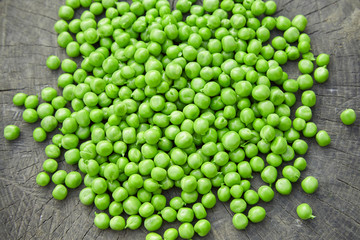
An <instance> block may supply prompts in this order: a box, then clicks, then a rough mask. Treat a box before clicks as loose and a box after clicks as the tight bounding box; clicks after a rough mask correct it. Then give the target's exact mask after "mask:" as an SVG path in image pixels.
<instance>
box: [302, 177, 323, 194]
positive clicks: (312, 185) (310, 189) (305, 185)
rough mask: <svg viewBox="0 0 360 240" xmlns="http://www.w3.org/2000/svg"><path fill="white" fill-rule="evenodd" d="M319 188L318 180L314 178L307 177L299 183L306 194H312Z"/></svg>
mask: <svg viewBox="0 0 360 240" xmlns="http://www.w3.org/2000/svg"><path fill="white" fill-rule="evenodd" d="M318 186H319V183H318V180H317V179H316V178H315V177H312V176H308V177H306V178H305V179H304V180H303V181H302V182H301V187H302V189H303V190H304V192H306V193H308V194H312V193H314V192H315V191H316V190H317V188H318Z"/></svg>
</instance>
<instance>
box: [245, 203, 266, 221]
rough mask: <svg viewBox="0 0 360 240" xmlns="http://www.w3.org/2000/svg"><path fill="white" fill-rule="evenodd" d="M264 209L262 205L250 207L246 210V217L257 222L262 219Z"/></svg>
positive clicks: (264, 213)
mask: <svg viewBox="0 0 360 240" xmlns="http://www.w3.org/2000/svg"><path fill="white" fill-rule="evenodd" d="M265 216H266V211H265V209H264V208H263V207H260V206H255V207H252V208H250V210H249V212H248V218H249V220H250V221H251V222H253V223H258V222H261V221H263V220H264V218H265Z"/></svg>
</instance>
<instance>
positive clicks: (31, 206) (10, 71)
mask: <svg viewBox="0 0 360 240" xmlns="http://www.w3.org/2000/svg"><path fill="white" fill-rule="evenodd" d="M63 2H64V1H55V0H51V1H50V0H49V1H43V0H31V1H28V0H0V104H1V108H0V110H1V121H0V129H1V131H2V129H3V128H4V127H5V126H6V125H7V124H16V125H18V126H19V127H20V128H21V136H20V138H19V139H18V140H16V141H13V142H8V141H6V140H5V139H4V138H3V136H2V134H1V136H0V143H1V144H0V145H1V146H0V226H1V227H0V239H95V238H98V239H144V237H145V236H146V230H145V229H144V228H143V227H142V228H141V229H140V230H137V231H131V230H126V231H122V232H114V231H111V230H106V231H101V230H98V229H97V228H96V227H95V226H94V225H93V223H92V221H93V217H94V211H95V207H85V206H83V205H82V204H81V203H80V202H79V200H78V193H79V191H80V189H81V188H79V189H76V190H70V191H69V195H68V197H67V199H66V200H65V201H61V202H59V201H56V200H54V199H52V197H51V191H52V188H53V187H54V185H52V184H50V185H49V186H47V187H45V188H40V187H38V186H37V185H36V183H35V177H36V174H37V173H38V172H39V171H41V169H42V162H43V161H44V160H45V159H46V156H45V154H44V148H45V146H46V145H47V144H48V143H49V142H50V140H51V138H50V137H51V136H52V135H53V134H52V135H50V137H48V140H47V141H46V142H44V143H36V142H34V140H33V139H32V130H33V129H34V128H35V127H37V126H38V125H39V123H36V124H32V125H30V124H27V123H24V122H23V120H22V111H23V109H22V108H19V107H15V106H13V105H12V102H11V99H12V97H13V95H14V94H15V93H17V92H26V93H28V94H40V91H41V89H42V88H44V87H46V86H52V87H55V86H56V85H57V76H58V75H59V74H60V70H59V71H50V70H48V69H47V68H46V66H45V61H46V58H47V56H49V55H51V54H55V55H58V56H59V57H60V58H61V59H64V58H65V57H66V55H65V51H64V50H63V49H61V48H60V47H58V46H57V42H56V34H55V32H54V30H53V25H54V23H55V22H56V21H57V19H58V17H57V11H58V8H59V7H60V6H61V4H63ZM276 2H277V3H278V9H279V11H278V13H277V15H284V16H287V17H289V18H292V17H294V16H295V15H297V14H304V15H305V16H307V17H308V20H309V24H308V27H307V29H306V32H307V33H308V34H309V35H310V36H311V39H312V49H313V52H314V53H315V55H317V54H319V53H322V52H325V53H329V54H331V63H330V65H329V71H330V79H329V81H328V82H326V83H325V84H322V85H319V84H315V86H314V88H313V89H314V91H315V92H316V93H317V96H318V103H317V105H316V106H315V107H314V122H316V123H317V124H318V127H319V128H320V129H325V130H326V131H328V133H329V134H330V135H331V137H332V143H331V144H330V145H329V146H328V147H326V148H320V147H319V146H318V145H317V144H316V142H315V141H314V140H313V139H312V140H307V142H308V143H309V145H310V150H309V152H308V153H307V155H306V159H307V160H308V168H307V170H306V171H305V172H304V173H303V174H302V177H301V179H303V178H304V177H306V176H309V175H313V176H316V177H317V178H318V179H319V183H320V187H319V190H318V191H317V192H316V193H315V194H313V195H307V194H305V193H304V192H303V191H302V190H301V187H300V184H299V183H296V184H294V189H293V193H292V194H291V195H290V196H279V194H277V193H276V196H275V199H274V201H272V202H271V203H268V204H264V203H261V204H260V205H261V206H264V207H265V208H266V210H267V213H268V215H267V217H266V219H265V221H264V222H262V223H260V224H250V225H249V227H248V228H247V230H246V231H237V230H235V229H234V228H233V226H232V215H233V214H232V213H231V211H230V209H229V204H228V203H225V204H222V203H218V204H217V205H216V207H215V208H214V209H212V210H210V211H209V212H208V219H209V221H210V222H211V224H212V230H211V233H210V234H209V235H208V236H207V237H206V238H204V239H224V240H225V239H358V238H359V236H360V217H359V216H360V204H359V199H360V161H359V159H360V149H359V143H360V141H359V135H360V124H359V122H360V121H356V123H355V124H354V125H352V126H345V125H343V124H341V122H340V120H339V114H340V113H341V111H342V110H343V109H345V108H348V107H350V108H353V109H355V111H356V112H357V113H359V112H360V105H359V102H360V101H359V100H360V99H359V96H360V83H359V81H360V41H359V40H360V35H359V31H360V1H358V0H314V1H303V0H277V1H276ZM295 66H296V65H294V64H293V65H292V66H290V67H289V72H288V73H289V76H290V77H291V78H296V77H297V76H298V75H299V72H298V71H297V70H296V67H295ZM358 115H359V114H358ZM59 168H60V169H65V170H67V171H70V170H74V169H75V168H74V167H70V166H67V165H65V164H64V163H63V162H60V163H59ZM252 184H253V187H254V188H255V189H257V188H258V187H259V186H261V184H262V182H261V180H259V176H258V175H256V177H255V179H254V181H253V183H252ZM170 195H171V196H175V195H176V192H170V193H169V196H170ZM302 202H307V203H309V204H310V205H311V206H312V208H313V211H314V214H315V215H316V218H315V219H314V220H311V221H301V220H299V219H298V218H297V216H296V211H295V210H296V206H297V205H298V204H300V203H302ZM170 226H178V224H165V227H163V228H162V229H161V230H160V231H159V233H162V232H163V231H164V229H166V228H167V227H170ZM195 238H198V237H195Z"/></svg>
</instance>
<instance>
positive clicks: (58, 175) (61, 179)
mask: <svg viewBox="0 0 360 240" xmlns="http://www.w3.org/2000/svg"><path fill="white" fill-rule="evenodd" d="M66 175H67V172H66V171H65V170H58V171H56V172H55V173H54V174H53V175H52V177H51V180H52V181H53V183H55V184H57V185H58V184H63V183H65V178H66Z"/></svg>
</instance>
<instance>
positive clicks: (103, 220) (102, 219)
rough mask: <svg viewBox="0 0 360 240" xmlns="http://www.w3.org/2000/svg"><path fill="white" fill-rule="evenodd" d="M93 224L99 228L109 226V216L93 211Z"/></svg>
mask: <svg viewBox="0 0 360 240" xmlns="http://www.w3.org/2000/svg"><path fill="white" fill-rule="evenodd" d="M94 224H95V226H96V227H98V228H99V229H107V228H109V226H110V217H109V215H107V214H106V213H103V212H102V213H95V218H94Z"/></svg>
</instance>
